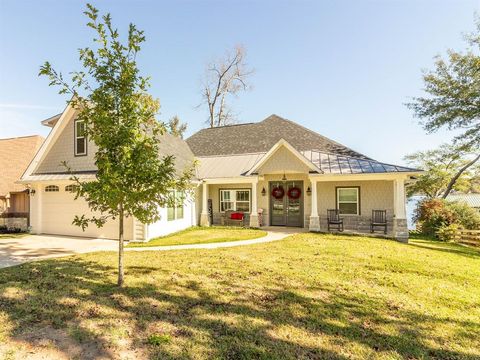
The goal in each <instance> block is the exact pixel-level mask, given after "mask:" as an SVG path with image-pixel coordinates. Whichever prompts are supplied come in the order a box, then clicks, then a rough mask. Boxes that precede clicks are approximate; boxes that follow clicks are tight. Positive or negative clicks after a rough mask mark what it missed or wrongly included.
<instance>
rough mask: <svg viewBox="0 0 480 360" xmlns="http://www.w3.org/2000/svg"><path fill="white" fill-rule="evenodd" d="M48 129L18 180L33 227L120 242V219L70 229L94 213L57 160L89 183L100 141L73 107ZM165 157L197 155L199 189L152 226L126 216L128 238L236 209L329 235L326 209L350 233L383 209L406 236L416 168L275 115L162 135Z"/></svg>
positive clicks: (182, 162) (248, 219) (257, 220)
mask: <svg viewBox="0 0 480 360" xmlns="http://www.w3.org/2000/svg"><path fill="white" fill-rule="evenodd" d="M43 124H44V125H47V126H51V127H53V129H52V131H51V132H50V134H49V136H48V137H47V139H46V141H45V143H44V144H43V146H42V148H41V149H40V150H39V152H38V153H37V155H36V156H35V159H34V160H33V161H32V163H31V164H30V166H29V168H28V169H27V171H26V172H25V174H24V176H23V177H22V182H23V183H25V184H29V186H30V187H31V188H32V189H33V191H32V192H31V207H32V227H33V231H34V232H36V233H51V234H62V235H76V236H92V237H102V238H116V237H117V224H116V222H115V221H111V222H109V223H107V224H106V225H105V226H104V227H103V228H100V229H97V228H96V227H95V226H90V227H89V228H87V229H86V231H85V233H83V232H82V230H81V229H80V228H79V227H76V226H73V225H72V224H71V223H72V220H73V218H74V216H75V215H79V214H82V213H87V214H88V213H89V212H90V210H89V209H88V207H87V204H86V203H85V202H84V201H83V200H81V199H77V200H74V196H73V194H71V192H70V191H69V189H70V187H71V185H72V182H71V181H70V175H69V174H67V173H66V172H65V169H64V168H63V166H62V165H61V164H60V163H61V162H62V161H67V162H68V164H69V166H70V167H71V168H72V169H74V170H75V172H76V174H77V176H79V177H80V178H81V179H84V180H88V179H93V178H94V177H95V172H96V169H95V166H94V154H95V145H94V144H93V143H91V142H89V141H88V140H87V139H85V137H83V136H82V126H83V125H82V123H81V122H80V121H77V120H75V111H74V110H73V109H71V108H70V107H67V109H66V110H65V111H64V112H63V113H62V114H59V115H56V116H54V117H52V118H50V119H47V120H45V121H43ZM187 144H188V145H187ZM159 155H160V156H164V155H174V156H175V157H176V166H177V169H178V170H181V169H184V168H185V166H188V165H189V164H191V163H192V161H193V160H194V155H195V158H196V160H198V167H197V169H196V171H197V173H196V183H197V184H199V185H201V186H198V187H197V189H196V192H195V199H186V201H185V203H184V204H179V206H178V207H177V208H175V209H174V208H171V209H163V210H162V211H163V214H162V215H163V216H162V219H161V220H160V221H159V222H158V223H156V224H152V225H148V226H147V225H144V224H141V223H140V222H139V221H137V220H136V219H134V218H127V221H126V227H127V229H126V231H125V233H126V238H127V239H129V240H148V239H150V238H152V237H155V236H158V235H164V234H167V233H170V232H173V231H177V230H180V229H183V228H186V227H188V226H191V225H196V224H200V225H202V226H208V225H211V224H212V223H213V224H220V223H222V218H223V219H224V218H225V216H226V214H228V215H230V213H231V212H232V211H234V212H242V213H243V214H244V224H245V225H246V226H251V227H258V226H260V225H270V226H296V227H303V228H307V229H309V230H311V231H326V230H327V216H326V215H327V209H339V210H340V212H341V214H342V215H341V216H342V217H343V219H344V225H345V230H346V231H351V232H360V233H361V232H369V231H370V219H371V214H372V210H386V213H387V222H388V228H387V234H388V236H390V237H394V238H396V239H399V240H402V241H405V240H406V239H408V230H407V220H406V210H405V202H406V201H405V200H406V199H405V182H406V181H409V180H410V179H411V177H412V176H415V175H418V173H419V172H420V171H419V170H417V169H411V168H407V167H402V166H396V165H390V164H385V163H381V162H379V161H375V160H373V159H371V158H369V157H367V156H365V155H363V154H360V153H358V152H356V151H354V150H352V149H349V148H348V147H346V146H343V145H341V144H339V143H337V142H335V141H332V140H330V139H328V138H326V137H324V136H322V135H319V134H317V133H315V132H313V131H311V130H308V129H306V128H304V127H302V126H300V125H298V124H296V123H294V122H292V121H289V120H285V119H282V118H281V117H278V116H276V115H272V116H270V117H268V118H267V119H265V120H263V121H261V122H259V123H250V124H239V125H231V126H223V127H218V128H212V129H203V130H200V131H199V132H197V133H196V134H194V135H193V136H191V137H190V138H189V139H187V140H186V142H185V141H183V140H182V139H180V138H177V137H173V136H171V135H165V136H164V137H163V138H162V139H161V154H159ZM259 213H260V215H259ZM235 215H239V214H235ZM240 215H241V214H240ZM235 220H238V219H235Z"/></svg>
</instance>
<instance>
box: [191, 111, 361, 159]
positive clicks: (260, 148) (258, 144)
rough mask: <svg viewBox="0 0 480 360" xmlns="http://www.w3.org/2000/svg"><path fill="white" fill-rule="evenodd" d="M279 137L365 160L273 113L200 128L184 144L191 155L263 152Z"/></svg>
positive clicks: (302, 146) (303, 148) (300, 148)
mask: <svg viewBox="0 0 480 360" xmlns="http://www.w3.org/2000/svg"><path fill="white" fill-rule="evenodd" d="M280 139H284V140H286V141H287V142H288V143H289V144H290V145H292V146H293V147H294V148H296V149H297V150H298V151H307V150H313V149H316V150H320V151H323V152H325V153H332V154H339V155H345V156H351V157H356V158H361V159H369V158H368V157H367V156H365V155H363V154H360V153H358V152H356V151H354V150H352V149H350V148H348V147H346V146H344V145H342V144H339V143H337V142H335V141H333V140H330V139H328V138H326V137H325V136H322V135H320V134H317V133H316V132H314V131H311V130H309V129H307V128H305V127H303V126H301V125H298V124H296V123H294V122H292V121H290V120H286V119H283V118H281V117H279V116H277V115H271V116H269V117H268V118H266V119H265V120H263V121H261V122H259V123H249V124H239V125H231V126H222V127H217V128H208V129H203V130H200V131H198V132H197V133H195V134H193V135H192V136H191V137H189V138H188V139H187V143H188V145H189V146H190V149H192V151H193V153H194V154H195V156H198V157H200V156H214V155H232V154H252V153H261V152H267V151H268V150H270V149H271V148H272V146H273V145H275V144H276V143H277V142H278V141H279V140H280Z"/></svg>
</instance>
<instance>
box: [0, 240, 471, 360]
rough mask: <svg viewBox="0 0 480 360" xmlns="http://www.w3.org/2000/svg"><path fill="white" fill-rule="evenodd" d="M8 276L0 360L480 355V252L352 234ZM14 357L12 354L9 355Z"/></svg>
mask: <svg viewBox="0 0 480 360" xmlns="http://www.w3.org/2000/svg"><path fill="white" fill-rule="evenodd" d="M116 261H117V256H116V254H115V253H113V252H107V253H105V252H103V253H92V254H85V255H77V256H73V257H68V258H59V259H52V260H46V261H41V262H34V263H28V264H24V265H21V266H16V267H12V268H7V269H3V270H0V354H2V351H3V354H7V355H8V356H12V357H14V356H16V357H18V358H22V357H24V356H25V354H27V355H28V354H29V353H36V354H38V355H39V357H40V355H45V356H44V357H45V358H57V357H68V358H132V359H143V358H151V359H169V358H170V359H207V358H209V359H478V358H480V306H479V300H480V281H479V279H480V252H479V251H478V250H476V249H471V248H467V247H464V246H457V245H454V244H445V243H439V242H434V241H430V240H422V239H415V240H413V241H412V243H411V244H409V245H406V244H401V243H397V242H394V241H390V240H380V239H373V238H367V237H355V236H344V235H322V234H309V233H305V234H299V235H294V236H291V237H289V238H288V239H285V240H283V241H278V242H273V243H268V244H257V245H252V246H243V247H237V248H223V249H215V250H184V251H168V252H164V251H162V252H156V251H147V252H128V253H127V254H126V269H127V274H126V287H125V288H123V289H118V288H117V287H116V286H115V280H116V274H115V270H116ZM12 354H13V355H12Z"/></svg>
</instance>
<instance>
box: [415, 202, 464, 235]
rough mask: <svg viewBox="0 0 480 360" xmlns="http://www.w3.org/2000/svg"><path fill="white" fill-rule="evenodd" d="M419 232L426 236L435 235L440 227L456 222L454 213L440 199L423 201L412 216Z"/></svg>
mask: <svg viewBox="0 0 480 360" xmlns="http://www.w3.org/2000/svg"><path fill="white" fill-rule="evenodd" d="M413 219H414V221H415V222H416V223H417V224H418V225H419V228H420V231H421V232H422V233H423V234H426V235H436V233H437V231H438V230H439V229H440V228H441V227H442V226H448V225H450V224H453V223H455V222H456V220H457V219H456V216H455V213H454V212H453V211H452V210H451V209H449V208H448V206H447V202H446V201H445V200H442V199H425V200H422V201H420V202H419V203H418V205H417V208H416V209H415V212H414V215H413Z"/></svg>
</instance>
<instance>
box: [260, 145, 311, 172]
mask: <svg viewBox="0 0 480 360" xmlns="http://www.w3.org/2000/svg"><path fill="white" fill-rule="evenodd" d="M309 171H310V168H309V167H308V166H307V165H305V163H304V162H302V161H301V160H300V159H299V158H298V156H296V155H295V154H293V153H292V152H291V151H290V150H289V149H287V148H286V147H285V146H281V147H280V148H279V149H278V150H277V151H276V152H275V153H274V154H273V155H272V156H271V157H270V158H269V159H268V160H267V161H266V162H265V163H264V164H263V165H261V166H260V167H259V168H258V174H259V175H263V174H283V173H308V172H309Z"/></svg>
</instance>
